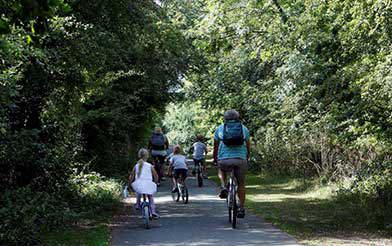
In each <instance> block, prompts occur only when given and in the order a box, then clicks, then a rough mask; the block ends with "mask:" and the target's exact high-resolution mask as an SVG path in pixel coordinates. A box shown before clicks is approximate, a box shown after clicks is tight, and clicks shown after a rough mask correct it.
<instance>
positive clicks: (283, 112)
mask: <svg viewBox="0 0 392 246" xmlns="http://www.w3.org/2000/svg"><path fill="white" fill-rule="evenodd" d="M165 3H166V5H165V6H166V7H167V9H168V10H169V13H170V16H172V18H173V19H174V20H175V21H176V24H177V25H178V26H179V27H180V28H182V29H183V30H184V33H185V35H186V37H187V38H188V39H189V40H191V41H192V44H193V47H194V52H195V54H196V56H197V57H198V58H199V60H198V61H199V62H198V63H197V64H193V66H192V67H190V69H189V71H188V72H187V73H186V75H185V78H186V79H187V80H188V81H191V83H192V86H190V87H189V89H186V91H185V94H186V95H187V96H186V97H185V98H187V100H189V101H190V102H192V101H195V100H199V101H200V102H201V103H202V106H203V107H204V108H205V109H206V112H208V113H209V114H208V115H206V116H205V117H208V118H209V119H210V120H211V121H215V122H216V123H218V122H220V121H221V120H222V119H221V118H217V114H216V112H219V113H220V114H222V113H223V112H224V111H225V110H227V109H229V108H235V109H237V110H238V111H240V114H241V115H242V119H243V122H244V123H245V124H246V125H247V126H248V128H249V129H250V131H251V135H252V136H253V143H254V144H253V154H252V156H253V159H254V163H253V168H254V169H256V170H260V171H269V172H275V173H283V174H294V175H302V176H305V177H309V176H313V175H318V176H320V177H322V180H325V181H328V180H332V181H336V180H341V179H347V178H350V180H352V182H353V185H352V186H351V190H350V192H354V193H355V194H356V195H355V196H356V197H358V196H361V197H362V199H361V201H363V202H364V204H368V205H369V201H372V202H371V203H373V202H374V203H375V204H378V205H379V206H380V205H381V204H383V205H382V206H381V207H380V209H379V210H378V211H382V210H383V208H385V205H387V206H389V207H390V206H391V204H392V199H391V198H392V196H391V194H392V193H391V183H390V180H391V177H392V176H391V171H390V170H391V167H390V165H388V164H387V162H388V161H389V160H391V158H392V148H391V146H392V131H391V129H392V128H391V127H390V126H391V124H392V103H391V101H392V93H391V88H392V87H391V86H392V80H391V78H392V73H391V71H392V70H391V65H392V64H391V58H392V56H391V47H392V46H391V42H392V39H391V37H392V29H391V26H392V25H391V16H392V3H391V2H390V1H349V0H347V1H320V0H309V1H295V0H293V1H282V0H273V1H269V0H268V1H267V0H266V1H238V0H233V1H216V0H199V1H177V0H172V1H166V2H165ZM212 131H213V129H211V133H212ZM380 166H383V167H384V168H383V169H382V170H383V171H379V170H378V167H380ZM364 169H369V170H370V171H368V173H367V174H366V178H361V177H359V176H360V175H362V174H363V171H361V170H364ZM353 180H356V181H355V182H354V181H353ZM359 193H360V194H359ZM365 197H366V198H365ZM384 216H386V215H385V214H384ZM388 223H389V222H388ZM388 223H387V222H386V223H385V225H387V224H388Z"/></svg>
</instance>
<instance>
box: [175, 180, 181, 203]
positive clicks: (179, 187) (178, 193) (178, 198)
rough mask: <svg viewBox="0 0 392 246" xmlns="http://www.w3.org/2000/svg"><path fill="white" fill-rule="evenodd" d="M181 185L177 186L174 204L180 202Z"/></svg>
mask: <svg viewBox="0 0 392 246" xmlns="http://www.w3.org/2000/svg"><path fill="white" fill-rule="evenodd" d="M181 189H182V188H181V185H180V184H177V192H176V195H177V197H176V202H179V201H180V197H181Z"/></svg>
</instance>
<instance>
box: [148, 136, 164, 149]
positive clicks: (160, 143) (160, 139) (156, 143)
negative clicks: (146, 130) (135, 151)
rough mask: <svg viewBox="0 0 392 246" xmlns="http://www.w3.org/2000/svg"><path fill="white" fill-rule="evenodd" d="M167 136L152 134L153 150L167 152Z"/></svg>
mask: <svg viewBox="0 0 392 246" xmlns="http://www.w3.org/2000/svg"><path fill="white" fill-rule="evenodd" d="M165 142H166V139H165V136H164V135H163V134H156V133H154V134H152V136H151V145H152V146H151V148H152V149H153V150H165Z"/></svg>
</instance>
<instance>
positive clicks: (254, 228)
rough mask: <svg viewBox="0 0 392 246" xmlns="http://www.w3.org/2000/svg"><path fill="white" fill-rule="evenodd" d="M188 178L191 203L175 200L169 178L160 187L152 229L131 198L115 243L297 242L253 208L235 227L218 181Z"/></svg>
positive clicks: (239, 244) (119, 222)
mask: <svg viewBox="0 0 392 246" xmlns="http://www.w3.org/2000/svg"><path fill="white" fill-rule="evenodd" d="M187 182H188V183H187V184H188V188H189V192H190V198H189V204H182V203H175V202H173V201H172V198H171V194H170V187H169V181H165V182H164V183H163V185H162V186H161V187H160V188H159V191H158V193H157V195H156V201H157V205H158V209H159V211H160V213H161V218H160V219H159V220H154V221H153V224H152V228H151V229H150V230H146V229H144V228H143V221H142V219H140V217H139V213H135V210H133V208H131V207H130V205H131V204H133V203H134V201H135V200H134V198H130V199H127V201H126V202H127V203H128V205H129V206H127V210H128V211H127V213H128V214H126V213H125V215H123V217H121V218H117V221H116V222H117V223H115V224H114V225H113V231H112V245H113V246H120V245H134V246H136V245H149V246H155V245H156V246H158V245H187V246H191V245H192V246H193V245H235V246H242V245H297V243H296V240H295V239H293V238H292V237H291V236H289V235H288V234H286V233H284V232H282V231H280V230H279V229H276V228H275V227H273V226H272V225H271V224H270V223H267V222H265V221H264V220H262V219H261V218H260V217H257V216H255V215H253V214H251V213H249V212H248V213H247V215H246V217H245V219H240V220H239V221H238V228H237V229H235V230H233V229H232V228H231V226H230V224H229V223H228V222H227V209H226V204H225V202H224V200H221V199H219V198H218V197H217V195H216V194H217V188H216V186H215V184H214V183H213V182H212V181H207V182H205V186H204V187H202V188H198V187H197V183H196V180H195V179H194V178H189V179H188V181H187Z"/></svg>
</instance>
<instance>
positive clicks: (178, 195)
mask: <svg viewBox="0 0 392 246" xmlns="http://www.w3.org/2000/svg"><path fill="white" fill-rule="evenodd" d="M171 195H172V198H173V202H178V200H179V199H180V194H179V193H178V191H177V192H174V193H173V192H172V193H171Z"/></svg>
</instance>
